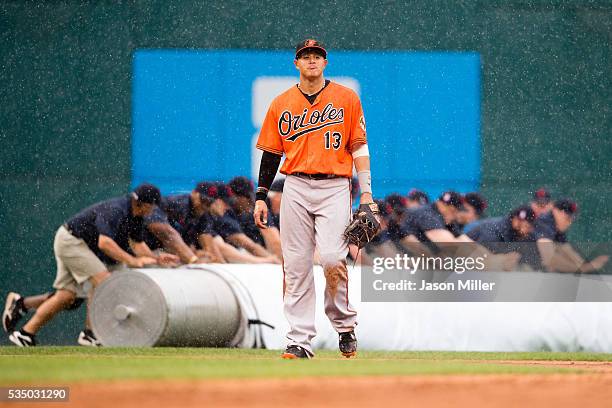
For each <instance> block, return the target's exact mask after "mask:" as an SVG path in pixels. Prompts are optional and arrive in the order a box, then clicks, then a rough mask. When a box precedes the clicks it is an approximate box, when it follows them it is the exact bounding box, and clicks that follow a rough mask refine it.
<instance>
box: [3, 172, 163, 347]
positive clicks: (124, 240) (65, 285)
mask: <svg viewBox="0 0 612 408" xmlns="http://www.w3.org/2000/svg"><path fill="white" fill-rule="evenodd" d="M160 199H161V194H160V191H159V189H158V188H157V187H155V186H153V185H151V184H142V185H140V186H138V187H137V188H136V189H135V190H134V191H133V192H132V193H130V194H128V195H127V196H124V197H119V198H114V199H111V200H108V201H103V202H100V203H97V204H94V205H92V206H91V207H88V208H86V209H84V210H82V211H81V212H80V213H78V214H77V215H75V216H74V217H72V218H70V219H69V220H68V221H67V222H66V223H65V224H64V225H62V226H61V227H59V229H58V230H57V233H56V234H55V241H54V242H53V251H54V253H55V259H56V261H57V275H56V278H55V282H54V283H53V287H54V288H55V293H54V294H53V295H52V296H49V297H47V299H46V300H44V302H42V303H41V304H40V305H39V306H38V308H37V309H36V312H35V313H34V315H33V316H32V318H31V319H30V320H29V321H28V322H27V323H26V324H25V325H24V326H23V327H22V328H21V330H15V331H13V332H12V333H10V335H9V340H10V341H11V342H13V343H14V344H16V345H17V346H21V347H29V346H35V345H36V340H35V336H36V333H37V332H38V331H39V330H40V329H41V328H42V327H43V326H44V325H45V324H46V323H48V322H49V321H50V320H51V319H52V318H53V317H54V316H55V315H56V314H57V313H59V312H60V311H62V310H64V309H70V308H71V307H72V306H73V305H74V304H75V301H76V299H77V293H80V292H82V290H83V285H84V284H85V283H86V282H89V283H90V284H91V290H90V291H89V299H91V295H92V294H93V291H94V290H95V288H96V287H97V286H98V285H99V284H100V283H102V282H103V281H104V280H106V279H107V278H108V277H110V272H109V270H113V269H115V268H117V266H118V265H121V264H126V265H127V266H129V267H133V268H141V267H143V266H145V265H149V264H157V263H160V264H163V263H165V262H167V261H169V260H170V259H166V255H160V256H158V257H156V256H155V255H154V254H153V253H152V252H151V250H150V249H149V248H148V247H147V245H146V244H145V243H144V242H143V229H144V224H143V217H145V216H147V215H149V214H151V212H152V211H153V209H154V208H155V206H156V205H158V204H159V202H160ZM130 250H131V252H132V253H133V254H135V255H131V254H130V252H129V251H130ZM172 260H174V258H173V259H172ZM83 335H86V336H89V340H90V342H92V343H97V339H96V338H95V336H94V335H93V333H92V332H91V330H90V326H89V315H88V317H87V323H86V330H85V332H81V336H83ZM81 336H80V337H81ZM80 337H79V338H80Z"/></svg>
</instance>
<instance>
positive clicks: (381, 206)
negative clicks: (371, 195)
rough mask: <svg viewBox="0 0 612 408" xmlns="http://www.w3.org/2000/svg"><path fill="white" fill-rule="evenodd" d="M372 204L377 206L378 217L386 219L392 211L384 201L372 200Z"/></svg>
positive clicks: (389, 205)
mask: <svg viewBox="0 0 612 408" xmlns="http://www.w3.org/2000/svg"><path fill="white" fill-rule="evenodd" d="M374 202H375V203H376V205H378V211H380V215H382V216H383V217H386V216H387V215H389V214H391V212H392V211H393V208H392V207H391V204H389V203H387V202H386V201H384V200H378V199H376V200H374Z"/></svg>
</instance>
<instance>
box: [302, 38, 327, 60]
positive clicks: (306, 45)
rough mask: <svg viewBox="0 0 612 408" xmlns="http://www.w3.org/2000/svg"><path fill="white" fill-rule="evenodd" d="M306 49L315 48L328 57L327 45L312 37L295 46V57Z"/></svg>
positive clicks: (314, 49) (324, 56)
mask: <svg viewBox="0 0 612 408" xmlns="http://www.w3.org/2000/svg"><path fill="white" fill-rule="evenodd" d="M306 50H313V51H317V52H319V53H320V54H321V55H322V56H323V58H325V59H327V51H326V50H325V46H324V45H323V44H322V43H320V42H319V41H317V40H314V39H312V38H308V39H306V40H304V41H300V43H299V44H298V45H296V47H295V59H298V58H299V57H300V54H301V53H302V52H303V51H306Z"/></svg>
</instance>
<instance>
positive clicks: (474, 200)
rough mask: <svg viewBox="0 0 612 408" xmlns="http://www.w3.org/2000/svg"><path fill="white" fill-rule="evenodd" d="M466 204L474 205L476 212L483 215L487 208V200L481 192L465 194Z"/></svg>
mask: <svg viewBox="0 0 612 408" xmlns="http://www.w3.org/2000/svg"><path fill="white" fill-rule="evenodd" d="M463 200H464V201H465V204H469V205H471V206H472V207H474V210H475V211H476V214H478V215H482V213H483V212H484V210H486V209H487V205H488V204H487V200H486V199H485V198H484V196H483V195H482V194H480V193H467V194H466V195H464V196H463Z"/></svg>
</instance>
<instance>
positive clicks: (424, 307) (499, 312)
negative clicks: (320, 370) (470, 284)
mask: <svg viewBox="0 0 612 408" xmlns="http://www.w3.org/2000/svg"><path fill="white" fill-rule="evenodd" d="M194 267H195V268H198V266H194ZM202 267H203V268H205V269H213V270H215V271H217V272H220V273H222V274H231V275H233V276H234V277H236V278H237V279H238V280H240V281H241V282H242V283H243V284H244V285H245V286H246V287H247V288H249V291H250V293H251V296H252V297H253V300H254V303H255V305H256V307H257V310H258V313H259V318H260V319H261V320H263V321H265V322H267V323H270V324H271V325H273V326H275V329H274V330H272V329H269V328H267V327H262V331H263V335H264V340H265V343H266V345H267V347H268V348H273V349H281V348H284V347H285V337H284V334H285V333H286V331H287V329H288V325H287V322H286V320H285V316H284V314H283V300H282V288H283V282H282V270H281V267H280V266H278V265H202ZM349 269H350V268H349ZM177 273H180V272H178V271H177ZM349 277H350V278H349V296H350V298H351V302H352V303H353V305H354V306H355V307H356V308H357V311H358V313H359V319H358V321H359V325H358V327H357V329H356V333H357V336H358V340H359V347H360V349H362V350H457V351H459V350H466V351H535V350H551V351H591V352H608V353H610V352H612V303H602V302H598V303H584V302H582V303H543V302H538V303H520V302H514V303H495V302H479V303H459V302H455V303H431V302H429V303H397V302H396V303H392V302H387V303H382V302H380V303H369V302H368V303H366V302H363V303H362V302H361V286H360V285H361V281H360V275H359V270H358V269H354V270H350V272H349ZM315 283H316V292H317V312H316V326H317V333H318V334H317V337H316V338H315V340H314V347H315V348H330V349H334V348H336V347H337V335H336V333H335V332H334V330H333V329H332V327H331V325H330V323H329V321H328V320H327V317H326V316H325V314H324V312H323V289H324V287H325V284H324V277H323V272H322V270H321V268H319V267H317V268H315ZM250 317H251V316H250Z"/></svg>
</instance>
